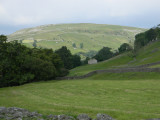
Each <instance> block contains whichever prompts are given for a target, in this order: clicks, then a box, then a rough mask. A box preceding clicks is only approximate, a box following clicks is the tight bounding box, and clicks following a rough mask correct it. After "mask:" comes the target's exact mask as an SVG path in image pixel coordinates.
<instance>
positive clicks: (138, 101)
mask: <svg viewBox="0 0 160 120" xmlns="http://www.w3.org/2000/svg"><path fill="white" fill-rule="evenodd" d="M131 76H133V77H131ZM144 76H145V77H144ZM155 76H156V77H155ZM159 79H160V75H159V73H149V74H148V73H147V74H146V73H124V74H119V73H116V74H115V73H107V74H98V75H94V76H92V77H90V78H87V79H81V80H61V81H58V80H53V81H48V82H37V83H29V84H25V85H22V86H17V87H7V88H0V106H5V107H11V106H16V107H20V108H25V109H28V110H31V111H38V112H40V113H42V114H44V115H48V114H67V115H72V116H77V115H78V114H80V113H87V114H88V115H89V116H91V117H93V118H94V117H95V116H96V114H97V113H105V114H108V115H110V116H112V117H113V118H116V119H117V120H141V119H149V118H158V117H159V116H160V114H159V113H160V107H159V106H160V95H159V92H160V87H159V86H160V80H159Z"/></svg>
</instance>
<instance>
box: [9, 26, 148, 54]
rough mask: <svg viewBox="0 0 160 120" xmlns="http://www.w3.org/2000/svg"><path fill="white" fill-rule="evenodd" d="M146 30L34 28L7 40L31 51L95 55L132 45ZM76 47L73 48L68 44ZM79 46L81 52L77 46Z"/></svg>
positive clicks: (17, 33) (63, 27)
mask: <svg viewBox="0 0 160 120" xmlns="http://www.w3.org/2000/svg"><path fill="white" fill-rule="evenodd" d="M145 30H146V29H141V28H134V27H126V26H118V25H106V24H57V25H44V26H38V27H34V28H28V29H23V30H19V31H17V32H15V33H13V34H11V35H9V36H8V39H9V41H11V40H22V42H23V44H25V45H27V46H29V47H33V46H32V44H33V41H34V40H37V46H38V47H42V48H52V49H53V50H56V49H59V48H60V47H62V46H67V48H69V49H70V50H71V52H72V53H73V54H75V53H78V52H85V53H86V52H89V51H91V50H94V51H98V50H100V49H101V48H103V47H104V46H106V47H110V48H112V50H113V51H114V50H116V49H117V48H118V47H119V46H120V45H121V44H122V43H130V44H131V45H132V44H133V42H134V36H135V35H136V34H137V33H140V32H143V31H145ZM73 43H75V44H76V48H74V47H73V46H72V44H73ZM81 43H83V46H84V47H83V49H81V48H80V44H81Z"/></svg>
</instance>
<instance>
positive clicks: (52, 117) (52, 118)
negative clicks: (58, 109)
mask: <svg viewBox="0 0 160 120" xmlns="http://www.w3.org/2000/svg"><path fill="white" fill-rule="evenodd" d="M47 120H58V116H57V115H52V114H51V115H48V116H47Z"/></svg>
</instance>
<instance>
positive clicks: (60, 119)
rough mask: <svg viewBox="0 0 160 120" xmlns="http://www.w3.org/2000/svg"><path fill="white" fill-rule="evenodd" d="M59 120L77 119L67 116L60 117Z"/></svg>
mask: <svg viewBox="0 0 160 120" xmlns="http://www.w3.org/2000/svg"><path fill="white" fill-rule="evenodd" d="M58 120H75V118H73V117H71V116H67V115H58Z"/></svg>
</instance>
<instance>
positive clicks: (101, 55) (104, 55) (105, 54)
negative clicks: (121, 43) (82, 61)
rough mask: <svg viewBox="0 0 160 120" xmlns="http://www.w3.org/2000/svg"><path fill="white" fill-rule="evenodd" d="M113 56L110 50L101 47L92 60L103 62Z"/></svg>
mask: <svg viewBox="0 0 160 120" xmlns="http://www.w3.org/2000/svg"><path fill="white" fill-rule="evenodd" d="M112 56H113V52H111V48H109V47H103V48H102V49H101V50H100V51H99V52H98V53H97V54H96V55H95V56H94V57H93V58H95V59H97V60H98V61H104V60H107V59H109V58H111V57H112Z"/></svg>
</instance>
